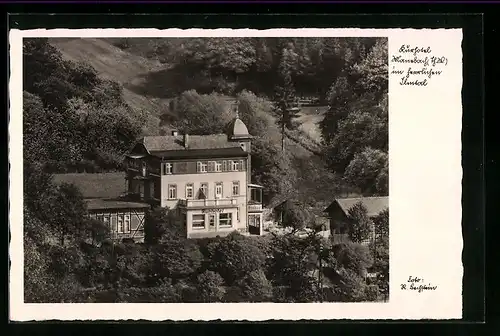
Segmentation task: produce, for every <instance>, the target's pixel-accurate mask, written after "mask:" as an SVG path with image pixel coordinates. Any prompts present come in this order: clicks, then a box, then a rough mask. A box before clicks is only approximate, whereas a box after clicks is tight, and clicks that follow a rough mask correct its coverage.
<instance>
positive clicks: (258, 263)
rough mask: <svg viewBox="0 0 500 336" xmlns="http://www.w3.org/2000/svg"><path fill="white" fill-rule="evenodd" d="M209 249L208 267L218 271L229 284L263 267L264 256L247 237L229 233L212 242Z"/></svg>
mask: <svg viewBox="0 0 500 336" xmlns="http://www.w3.org/2000/svg"><path fill="white" fill-rule="evenodd" d="M209 249H210V260H211V261H212V262H211V264H210V266H209V267H210V269H211V270H213V271H216V272H217V273H219V274H220V275H221V276H222V277H223V278H224V280H225V281H226V283H227V284H228V285H229V286H230V285H232V284H233V283H234V282H235V281H236V280H238V279H241V278H243V277H245V276H247V275H248V274H250V273H251V272H253V271H257V270H259V269H261V267H263V265H264V262H265V259H266V256H265V255H264V253H263V252H262V251H261V250H260V249H259V248H258V247H257V246H255V245H254V244H250V243H249V242H248V239H246V238H245V237H243V236H241V235H239V234H236V233H235V234H231V235H229V236H227V237H225V238H223V239H221V240H219V241H216V242H214V243H213V245H212V246H211V247H209Z"/></svg>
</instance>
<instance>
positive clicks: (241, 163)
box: [239, 160, 245, 170]
mask: <svg viewBox="0 0 500 336" xmlns="http://www.w3.org/2000/svg"><path fill="white" fill-rule="evenodd" d="M243 163H244V161H243V160H240V165H239V170H245V168H244V167H245V166H244V165H243Z"/></svg>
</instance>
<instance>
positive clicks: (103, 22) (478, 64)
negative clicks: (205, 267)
mask: <svg viewBox="0 0 500 336" xmlns="http://www.w3.org/2000/svg"><path fill="white" fill-rule="evenodd" d="M335 6H336V7H338V5H335ZM202 7H203V6H200V5H194V6H192V5H188V4H186V5H182V6H177V5H167V6H162V5H151V6H144V5H127V8H126V10H125V11H124V10H123V8H120V11H122V12H124V13H127V12H128V13H134V12H135V13H138V12H144V10H145V9H148V11H150V12H153V13H161V12H162V11H163V10H165V11H167V12H170V13H172V12H175V13H179V14H169V15H163V14H162V15H153V16H151V15H137V14H135V15H134V14H128V15H105V14H100V13H110V12H116V11H117V10H118V6H111V5H106V6H99V5H90V4H89V5H86V6H80V7H79V8H78V7H77V6H75V5H71V6H70V5H63V4H60V5H57V6H49V5H44V6H43V7H42V6H37V5H29V6H28V5H9V6H8V10H9V12H11V13H12V12H14V13H15V12H18V13H19V12H28V10H29V12H31V13H35V12H37V11H42V10H45V11H48V12H51V13H62V12H66V13H78V12H84V11H85V12H87V13H88V14H86V15H84V16H83V15H82V16H80V15H75V14H68V15H44V14H42V15H40V14H39V15H26V14H23V15H12V16H9V17H8V18H7V19H8V26H9V28H18V29H33V28H91V27H94V28H106V27H109V28H119V27H127V28H149V27H154V28H171V27H174V28H193V27H196V28H224V27H227V28H229V27H231V28H248V27H251V28H254V29H265V28H278V27H283V28H302V27H317V28H322V27H329V28H335V27H338V28H340V27H360V28H398V27H401V28H404V27H411V28H444V27H446V28H463V29H464V32H463V33H464V35H463V51H464V55H463V63H464V69H463V71H464V72H463V109H464V113H463V134H462V136H463V137H462V145H463V171H464V174H463V224H462V225H463V236H464V249H463V262H464V296H463V302H464V314H463V315H464V318H463V320H462V321H467V322H480V321H483V320H484V315H485V307H484V293H485V277H484V265H485V264H484V260H485V253H484V246H485V245H484V232H485V226H484V215H485V211H484V205H483V204H484V201H485V190H484V163H485V161H484V150H485V145H484V132H483V124H484V64H483V57H484V56H483V52H482V51H483V48H484V41H483V16H482V15H480V14H476V15H473V14H460V15H451V14H450V15H444V14H439V13H438V12H439V9H435V8H436V7H437V6H436V7H433V8H434V9H429V8H428V6H422V5H419V6H414V5H408V6H406V7H405V8H407V9H406V12H407V13H409V12H417V11H418V12H420V13H421V14H425V15H414V14H397V13H390V14H388V15H374V14H373V13H370V15H362V16H360V15H356V14H354V13H356V11H359V9H360V7H359V5H345V6H342V9H343V10H344V11H347V12H350V13H351V14H349V15H335V16H334V17H332V16H331V15H329V14H317V15H314V14H313V13H311V12H315V11H316V12H318V11H319V13H325V9H324V8H323V9H321V8H319V9H318V8H317V7H316V6H307V7H304V6H302V8H300V7H299V6H298V5H292V4H290V5H287V6H286V9H287V10H288V13H293V12H299V13H306V14H304V15H299V14H275V15H269V14H266V15H262V14H264V13H270V12H273V10H272V9H273V7H274V8H276V6H273V5H265V4H264V5H263V6H261V7H255V6H253V8H252V9H253V12H261V13H262V14H261V15H252V14H239V15H228V14H222V15H216V14H196V13H199V12H200V11H201V9H202ZM211 7H212V9H213V10H214V12H216V11H217V10H216V8H217V5H211ZM224 7H225V8H224V9H223V10H227V11H228V13H238V12H239V13H242V12H249V10H248V8H249V7H251V6H248V5H243V4H242V5H240V6H238V7H235V6H233V7H230V5H224ZM314 7H316V8H314ZM369 7H371V10H369V11H368V12H367V11H365V13H369V12H370V11H371V12H374V11H379V12H382V13H383V12H385V13H388V12H389V11H390V10H388V8H387V7H386V6H384V5H378V8H377V9H376V10H375V9H374V7H373V6H371V5H366V6H365V8H363V9H365V10H366V9H368V8H369ZM391 7H392V6H391ZM410 7H412V8H413V9H410ZM441 7H444V6H441ZM449 7H451V6H449ZM464 7H465V6H464V5H457V6H454V8H455V10H453V11H454V12H457V11H458V12H465V11H464ZM77 8H78V9H79V10H77ZM219 8H220V9H222V7H221V6H219ZM183 11H187V12H190V13H192V14H187V15H186V14H181V12H183ZM445 11H446V12H450V11H451V10H450V9H447V10H445ZM91 12H94V14H92V13H91ZM95 13H99V14H95ZM307 13H309V14H307ZM490 22H491V21H490ZM7 97H8V95H7ZM5 101H7V100H5ZM6 143H7V142H6ZM7 197H8V196H7ZM6 199H7V198H6ZM443 248H446V247H445V246H443ZM7 251H8V250H7ZM7 253H8V252H7ZM7 283H8V281H6V284H7ZM5 297H8V292H7V296H5ZM7 309H8V308H7ZM131 322H132V321H131ZM304 322H305V321H297V322H286V323H288V324H290V323H291V324H294V326H292V327H291V328H290V329H288V332H294V331H295V332H300V331H302V332H303V331H305V332H308V331H309V332H310V331H311V330H309V328H308V327H306V328H302V326H301V325H296V323H304ZM333 322H335V323H344V321H340V320H339V321H333ZM345 322H353V321H349V320H347V321H345ZM354 322H355V323H357V324H364V323H363V321H354ZM394 322H396V323H404V321H394ZM408 322H410V323H417V322H416V321H408ZM430 322H431V323H433V324H435V323H436V322H439V321H430ZM450 322H451V321H450ZM38 323H39V322H37V324H38ZM46 323H50V322H45V323H44V324H46ZM75 323H82V322H75ZM121 323H125V324H127V328H129V327H131V326H130V325H128V323H127V322H121ZM167 323H168V322H167ZM191 323H193V322H191ZM211 323H214V322H211ZM266 323H273V322H272V321H268V322H266ZM274 323H283V322H280V321H276V322H274ZM365 323H369V324H372V323H373V322H372V321H365ZM16 324H18V322H16ZM24 325H25V326H28V325H32V324H30V323H27V324H24ZM109 327H111V326H108V328H106V329H107V330H108V332H109V331H112V330H113V329H114V328H109ZM194 327H195V328H193V329H190V331H192V332H196V331H198V332H203V330H200V329H199V327H201V326H199V325H198V326H194ZM372 327H374V325H372V326H371V328H372ZM23 329H24V328H23ZM42 329H45V331H46V332H47V333H49V332H50V333H52V332H53V329H52V328H51V327H49V326H48V325H45V326H43V328H42ZM110 329H111V330H110ZM252 329H253V328H248V329H247V331H248V332H252V333H253V332H255V331H257V330H255V329H253V331H252ZM318 329H319V328H318ZM318 329H316V331H318ZM173 330H176V331H177V332H181V333H184V332H185V331H187V329H186V327H185V324H184V323H176V328H175V329H173ZM173 330H172V331H173ZM466 330H470V329H469V328H468V327H466V326H462V327H461V331H462V332H466ZM325 331H327V330H323V332H325ZM285 332H286V331H285ZM373 332H375V330H372V332H371V333H373Z"/></svg>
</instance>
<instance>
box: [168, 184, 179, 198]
mask: <svg viewBox="0 0 500 336" xmlns="http://www.w3.org/2000/svg"><path fill="white" fill-rule="evenodd" d="M176 198H177V185H175V184H169V185H168V199H176Z"/></svg>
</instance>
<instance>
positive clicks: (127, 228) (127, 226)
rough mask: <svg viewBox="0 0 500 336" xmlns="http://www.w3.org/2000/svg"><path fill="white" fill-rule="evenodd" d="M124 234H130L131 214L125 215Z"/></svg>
mask: <svg viewBox="0 0 500 336" xmlns="http://www.w3.org/2000/svg"><path fill="white" fill-rule="evenodd" d="M123 226H124V232H127V233H128V232H130V214H125V218H124V225H123Z"/></svg>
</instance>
